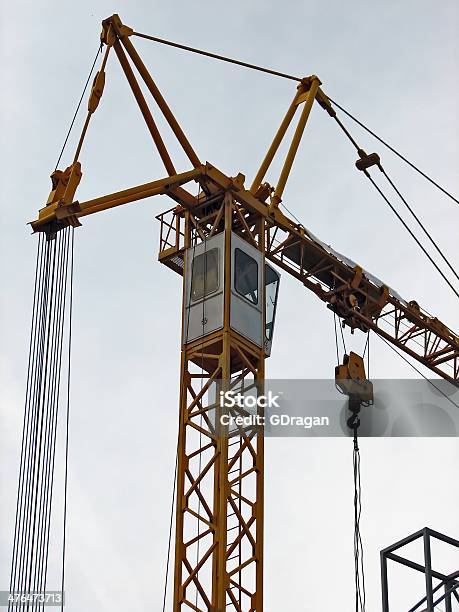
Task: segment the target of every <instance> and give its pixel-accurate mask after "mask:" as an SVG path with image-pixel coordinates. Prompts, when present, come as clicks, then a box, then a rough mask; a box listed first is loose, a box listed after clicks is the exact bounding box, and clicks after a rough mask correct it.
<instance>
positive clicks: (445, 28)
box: [0, 0, 459, 612]
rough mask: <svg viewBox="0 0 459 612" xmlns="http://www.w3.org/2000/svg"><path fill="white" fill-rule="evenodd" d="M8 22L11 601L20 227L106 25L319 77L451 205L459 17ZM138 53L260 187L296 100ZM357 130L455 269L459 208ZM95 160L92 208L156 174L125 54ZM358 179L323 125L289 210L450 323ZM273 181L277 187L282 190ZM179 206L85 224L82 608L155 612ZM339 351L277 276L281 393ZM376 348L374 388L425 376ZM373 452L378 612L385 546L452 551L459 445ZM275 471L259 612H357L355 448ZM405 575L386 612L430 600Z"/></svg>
mask: <svg viewBox="0 0 459 612" xmlns="http://www.w3.org/2000/svg"><path fill="white" fill-rule="evenodd" d="M0 11H1V14H0V17H1V19H0V22H1V26H0V27H1V36H0V45H1V58H2V92H1V95H0V104H1V122H2V123H1V167H2V175H3V178H2V181H1V183H0V190H1V205H2V207H1V232H2V239H1V260H0V265H1V278H2V292H1V304H0V306H1V322H0V324H1V338H2V342H1V346H0V360H1V362H0V364H1V373H0V390H1V391H0V393H1V412H0V418H1V425H0V427H1V436H2V438H1V439H2V443H1V445H0V495H1V502H0V513H1V517H0V519H1V520H0V590H1V589H6V588H7V586H8V575H9V564H10V556H11V543H12V534H13V525H14V506H15V501H16V486H17V473H18V466H19V449H20V441H21V427H22V411H23V396H24V388H25V375H26V360H27V343H28V334H29V325H30V313H31V303H32V282H33V274H34V258H35V250H36V239H35V238H34V237H31V236H30V230H29V228H28V227H27V226H26V222H27V221H29V220H31V219H33V218H34V217H35V216H36V213H37V211H38V209H39V208H40V207H42V206H43V204H44V202H45V201H46V198H47V195H48V192H49V189H50V181H49V175H50V173H51V171H52V170H53V169H54V165H55V162H56V159H57V157H58V154H59V150H60V148H61V145H62V142H63V139H64V137H65V133H66V131H67V128H68V125H69V122H70V119H71V117H72V115H73V112H74V109H75V105H76V102H77V100H78V98H79V96H80V94H81V91H82V87H83V84H84V82H85V80H86V77H87V74H88V71H89V67H90V65H91V62H92V60H93V57H94V55H95V52H96V49H97V45H98V37H99V32H100V21H101V20H102V19H103V18H105V17H107V16H109V15H110V14H112V13H113V12H119V14H120V16H121V18H122V19H123V21H124V22H125V23H126V24H128V25H131V26H133V27H134V28H135V29H137V30H139V31H143V32H146V33H150V34H153V35H157V36H160V37H164V38H168V39H171V40H177V41H181V42H183V43H185V44H190V45H194V46H198V47H201V48H206V49H209V50H213V51H215V52H217V53H222V54H227V55H230V56H234V57H239V58H242V59H245V60H247V61H250V62H254V63H258V64H263V65H266V66H271V67H273V68H277V69H279V70H282V71H286V72H290V73H293V74H298V75H300V76H302V75H308V74H312V73H315V74H317V75H319V77H320V78H321V80H322V82H323V88H324V90H325V91H326V92H328V93H329V95H330V96H331V97H333V98H335V99H336V100H337V101H339V102H340V103H342V105H344V106H345V107H347V108H349V109H350V110H352V112H354V113H355V114H356V115H357V116H358V117H360V118H361V119H362V120H364V121H365V122H366V123H368V125H370V126H371V127H372V128H373V129H374V130H376V131H377V132H378V133H380V134H381V135H383V136H384V137H385V138H387V139H388V140H389V142H391V143H393V144H394V145H396V146H397V147H398V148H399V149H400V150H401V151H402V152H404V153H405V154H406V155H407V156H408V157H409V158H410V159H412V160H413V161H415V162H416V163H418V164H419V166H420V167H421V168H423V169H426V170H427V171H428V172H429V173H431V174H432V175H433V176H434V177H436V178H437V179H438V181H439V182H440V183H441V184H443V185H445V186H446V187H447V188H449V189H450V190H451V191H452V192H454V193H456V194H457V193H459V184H458V179H457V165H458V161H459V155H458V145H457V143H458V135H459V134H458V131H459V122H458V118H457V94H458V80H457V71H458V66H459V44H458V38H457V32H458V26H459V23H458V22H459V9H458V5H457V2H455V0H444V1H443V2H435V3H433V2H430V1H427V0H405V1H401V0H398V1H397V0H386V2H384V3H381V2H380V3H376V2H368V1H363V0H360V1H357V0H353V1H351V2H341V1H339V0H331V1H329V2H326V3H325V2H318V1H315V2H314V1H312V0H311V1H307V0H303V1H291V2H282V3H281V2H272V1H271V0H270V1H268V2H262V1H261V0H253V1H249V2H241V1H240V0H236V1H234V2H230V3H223V2H209V1H201V2H199V3H196V2H194V3H170V2H169V3H159V2H151V1H150V2H147V1H144V0H142V1H141V0H133V1H131V2H129V3H118V4H113V3H111V2H107V1H106V0H100V1H99V2H92V3H90V2H88V1H87V0H82V1H81V2H78V3H73V4H72V5H70V4H66V3H62V2H57V1H53V2H51V1H47V2H35V3H31V2H25V1H24V0H17V1H16V2H14V3H13V2H11V3H2V6H1V9H0ZM133 42H134V44H135V45H136V47H137V48H138V50H139V52H140V53H141V55H142V57H143V58H144V61H145V63H146V64H147V66H148V67H149V68H150V69H151V72H152V75H153V77H154V78H155V79H156V82H157V84H158V85H159V87H160V88H161V90H162V91H163V93H164V95H165V97H166V99H167V100H168V102H169V103H170V105H171V107H172V109H173V110H174V112H175V113H176V116H177V118H178V119H179V121H180V122H181V124H182V126H183V128H184V130H185V132H186V133H187V135H188V136H189V138H190V140H191V142H192V143H193V145H194V147H195V150H196V151H197V153H198V155H199V156H200V158H201V159H202V161H205V160H208V161H210V162H212V163H213V164H214V165H216V166H217V167H218V168H220V169H221V170H223V171H224V172H226V173H227V174H230V175H234V174H236V173H237V172H242V173H243V174H245V175H246V177H247V182H249V181H251V179H252V178H253V176H254V173H255V172H256V169H257V167H258V165H259V163H260V160H261V159H262V157H263V155H264V152H265V151H266V148H267V147H268V146H269V143H270V141H271V139H272V136H273V134H274V132H275V130H276V129H277V126H278V124H279V122H280V120H281V118H282V116H283V114H284V112H285V109H286V108H287V106H288V104H289V102H290V99H291V98H292V97H293V95H294V92H295V83H293V82H289V81H284V80H282V79H275V78H274V77H269V76H266V75H262V74H257V73H253V72H250V71H245V70H243V69H241V68H236V67H233V66H228V65H224V64H221V63H217V62H214V61H212V60H209V59H205V58H200V57H196V56H191V55H187V54H185V53H183V52H180V51H176V50H172V49H169V48H165V47H161V46H158V45H156V44H154V43H152V42H147V41H141V40H134V41H133ZM82 119H83V115H80V116H79V120H78V122H77V126H76V129H75V130H74V132H73V137H72V139H71V141H70V143H69V148H68V149H67V150H66V154H65V155H64V159H63V163H64V165H68V163H70V161H71V157H72V155H73V150H74V145H75V138H76V137H77V134H78V130H79V129H80V128H81V121H82ZM160 125H161V126H162V127H163V124H162V123H161V122H160ZM349 125H350V127H352V130H353V133H355V135H356V136H357V137H358V139H359V142H360V143H361V145H362V146H363V148H365V149H366V150H367V151H368V152H372V151H375V150H376V151H377V152H378V153H380V154H381V156H382V160H383V164H384V166H385V168H386V169H387V170H388V171H389V172H390V173H391V175H392V176H393V177H394V179H395V180H396V181H397V183H398V184H399V186H400V188H401V189H402V191H403V192H404V193H405V194H406V196H407V198H408V199H409V201H410V202H412V203H413V205H414V206H415V208H416V211H417V212H418V213H419V215H420V217H421V218H422V219H423V220H424V221H425V223H426V225H427V226H428V227H429V229H430V230H431V232H432V234H433V236H434V237H436V238H437V240H438V241H439V243H440V244H441V246H442V247H443V249H444V250H445V252H446V253H447V254H448V256H449V257H450V259H451V260H452V261H453V262H454V263H455V264H456V266H457V264H458V259H459V257H458V255H459V253H458V247H457V225H458V221H459V209H458V206H457V205H456V204H454V203H453V202H452V201H451V200H448V199H447V198H445V197H444V196H442V194H440V192H438V191H437V190H435V189H434V188H432V187H431V186H430V185H429V184H428V183H426V182H425V181H423V179H421V177H419V176H418V175H415V174H414V173H413V172H412V171H410V170H409V169H408V168H407V167H406V166H404V165H403V164H402V163H401V162H400V161H399V160H397V159H396V158H394V157H393V156H392V155H391V154H389V153H388V152H387V151H385V150H384V149H383V148H382V147H381V146H380V145H379V144H378V143H376V142H374V141H371V140H370V139H369V137H368V136H367V135H366V134H365V133H362V132H361V131H359V130H357V129H356V128H355V127H354V126H353V125H351V124H349ZM164 134H165V139H166V141H167V143H168V144H170V145H171V150H172V151H173V153H174V155H175V153H177V154H178V151H177V148H176V146H175V143H173V140H172V139H171V138H170V136H169V134H167V133H166V132H164ZM175 159H177V166H178V168H179V169H180V170H185V169H187V168H188V166H187V164H186V162H185V160H184V159H183V156H180V155H177V157H176V158H175ZM81 162H82V168H83V179H82V182H81V185H80V188H79V191H78V194H77V197H78V199H80V200H84V199H85V198H88V197H96V196H98V195H102V194H103V193H109V192H112V191H115V190H117V189H121V188H125V187H129V186H132V185H135V184H138V183H142V182H147V181H149V180H153V179H155V178H159V177H162V176H163V175H164V171H163V168H162V165H161V162H160V160H159V156H158V155H157V153H156V152H155V150H154V147H153V145H152V143H151V141H150V136H149V134H148V132H147V130H146V128H145V126H144V124H143V122H142V119H141V115H140V112H139V111H138V108H137V107H136V105H135V103H134V100H133V97H132V94H131V92H130V91H129V88H128V86H127V83H125V81H124V79H123V77H122V75H121V69H120V68H119V66H118V65H117V63H116V58H115V56H114V55H113V57H110V59H109V63H108V67H107V83H106V88H105V92H104V96H103V99H102V102H101V104H100V106H99V109H98V111H97V113H96V115H95V116H94V119H93V122H92V124H91V128H90V131H89V133H88V137H87V139H86V141H85V145H84V148H83V151H82V155H81ZM354 162H355V152H354V151H353V149H352V147H351V146H350V145H349V143H348V142H347V141H346V140H345V138H344V137H343V136H342V134H341V133H340V132H339V131H338V130H337V128H336V125H335V123H334V122H333V121H332V120H331V119H330V118H329V117H328V116H327V115H326V114H325V113H324V112H323V111H322V110H321V109H320V108H315V109H314V111H313V113H312V115H311V120H310V124H309V125H308V127H307V130H306V134H305V138H304V141H303V144H302V146H301V149H300V152H299V154H298V158H297V160H296V162H295V165H294V168H293V172H292V176H291V179H290V181H289V183H288V186H287V188H286V190H285V194H284V201H285V203H286V204H287V206H288V207H289V209H291V210H293V211H294V212H295V214H296V215H297V216H298V217H300V218H301V220H302V221H303V223H304V225H305V226H306V227H308V228H310V229H311V230H312V231H313V232H314V233H315V234H316V235H318V236H319V237H321V239H322V240H325V241H326V242H327V243H330V244H331V245H333V246H334V247H335V248H336V249H337V250H338V251H340V252H342V253H345V254H346V255H348V256H349V257H351V258H352V259H354V260H355V261H358V262H359V263H360V264H361V265H362V266H364V267H365V268H366V269H368V270H370V271H372V272H373V273H374V274H375V275H377V276H379V277H380V278H382V279H384V280H385V282H387V283H388V284H389V285H391V286H392V287H393V288H395V289H396V290H397V291H398V292H399V293H400V294H401V295H402V296H403V297H404V298H405V299H407V300H411V299H416V300H417V301H418V302H419V303H420V304H421V305H422V306H423V307H425V308H426V309H427V310H429V311H430V312H432V313H433V314H435V315H436V316H438V317H439V318H440V319H442V320H443V321H444V322H445V323H447V324H448V325H450V326H451V327H452V328H453V329H454V328H456V329H457V328H459V321H458V316H457V301H456V297H455V296H454V294H453V293H452V292H451V290H450V289H449V288H448V287H447V286H446V285H445V283H444V282H443V281H442V280H441V278H440V277H439V275H438V274H437V273H436V272H435V270H433V268H432V266H431V265H430V264H429V262H428V261H427V260H426V259H425V257H424V256H422V254H420V252H419V249H418V248H417V246H416V245H415V244H414V242H413V241H412V240H411V239H410V238H409V236H408V235H407V233H406V232H405V230H404V229H403V228H402V227H401V226H400V224H399V223H398V222H397V221H396V220H395V219H394V217H393V214H392V213H391V211H390V210H389V209H388V208H387V207H386V205H385V204H384V202H383V201H382V200H381V199H380V198H379V196H378V195H377V194H375V193H374V192H373V191H372V190H371V189H370V187H371V186H370V185H369V184H367V181H365V180H364V177H363V176H362V175H361V174H360V173H358V172H357V171H356V169H355V167H354ZM268 179H271V181H272V182H274V181H275V179H276V174H275V173H274V174H273V175H272V176H270V177H268ZM171 205H172V204H171V201H170V200H168V199H167V198H164V197H162V198H153V199H150V200H148V201H142V202H139V203H135V204H131V205H129V206H126V207H122V208H120V209H117V210H114V211H111V212H108V213H101V214H100V215H98V216H94V217H93V218H85V219H84V220H83V227H82V228H79V229H78V230H77V231H76V234H75V239H76V247H75V258H76V263H75V303H74V350H73V363H72V377H73V389H72V415H71V441H70V445H71V446H70V476H69V478H70V480H69V515H68V556H67V571H66V574H67V584H66V590H67V604H68V605H67V609H68V610H69V612H79V611H81V610H85V609H88V610H91V609H96V610H99V611H101V612H103V611H108V610H130V609H133V608H134V605H135V607H136V609H139V610H146V609H152V610H159V609H160V605H161V601H162V589H163V581H164V569H165V557H166V548H167V531H168V520H169V506H170V498H171V489H172V478H173V464H174V455H175V448H176V431H177V415H178V409H177V406H178V383H179V348H180V346H179V345H180V309H181V303H180V301H181V282H180V278H179V277H178V276H177V275H176V274H173V273H172V272H171V271H170V270H169V269H167V268H165V267H162V266H161V265H159V264H158V263H157V261H156V259H157V250H158V224H157V222H156V221H155V220H154V216H155V215H156V214H157V213H158V212H160V211H161V210H165V209H167V208H169V207H170V206H171ZM363 344H364V337H363V336H362V335H359V334H355V336H354V337H352V339H351V338H349V339H348V347H350V348H353V349H354V350H356V351H357V352H358V351H359V350H361V349H362V347H363ZM334 351H335V346H334V332H333V319H332V316H331V313H330V311H329V310H327V309H326V307H325V305H324V304H323V303H322V302H320V301H319V300H317V298H316V297H315V296H314V295H312V294H309V293H308V292H307V291H306V290H305V288H304V287H302V286H300V285H299V284H298V283H297V282H296V281H295V280H294V279H293V278H292V279H290V278H287V275H286V274H284V275H283V278H282V285H281V292H280V297H279V309H278V318H277V323H276V332H275V338H274V346H273V351H272V357H271V358H270V359H269V361H268V363H267V376H269V377H272V378H308V377H320V378H326V377H330V376H332V375H333V371H334V370H333V368H334V365H335V356H334ZM371 355H372V357H371V375H372V376H373V377H379V378H384V377H396V378H403V377H411V376H413V375H415V373H413V371H412V370H411V369H410V368H409V367H408V366H407V365H406V364H405V363H404V362H403V361H402V360H400V359H399V358H398V357H396V356H395V355H394V354H393V353H392V351H390V349H389V348H387V347H386V346H385V345H384V344H383V343H382V342H381V341H379V340H378V339H377V338H373V339H372V344H371ZM61 433H62V432H61ZM58 450H59V452H61V451H62V448H61V447H60V448H59V449H58ZM361 454H362V483H363V485H362V486H363V495H364V500H363V504H364V514H363V519H362V532H363V539H364V546H365V559H366V573H367V587H368V588H367V591H368V593H367V600H368V610H369V611H373V610H377V609H379V606H380V603H379V602H380V586H379V551H380V550H381V549H382V548H383V547H385V546H388V545H389V544H391V543H393V542H395V541H396V540H398V539H400V538H402V537H404V536H406V535H407V534H409V533H411V532H414V531H416V530H417V529H420V528H421V527H424V526H430V527H432V528H434V529H437V530H439V531H442V532H445V533H447V534H449V535H451V536H453V537H456V538H459V518H458V512H457V507H458V502H459V484H458V479H457V466H458V460H459V444H458V442H457V440H456V439H451V440H449V439H447V440H441V441H439V440H434V439H380V440H377V439H371V440H362V443H361ZM59 456H61V455H59ZM265 463H266V512H265V517H266V543H265V551H266V556H265V585H266V586H265V592H266V597H265V601H266V604H265V609H266V611H267V612H280V611H281V610H301V611H303V610H304V611H310V610H311V611H312V610H314V611H316V610H320V611H322V610H323V611H325V612H327V611H328V610H338V609H340V610H350V609H352V606H353V559H352V535H353V519H352V471H351V468H352V462H351V441H350V440H346V439H342V440H341V439H340V440H338V439H320V440H310V439H298V440H292V439H269V440H268V441H267V444H266V462H265ZM60 467H61V464H59V467H58V474H59V473H60V472H59V469H60ZM59 485H60V480H59V478H58V480H57V486H56V496H55V508H54V510H55V515H54V516H55V522H54V531H53V534H54V541H55V548H54V552H57V551H58V550H59V538H60V530H61V524H60V520H59V516H60V515H61V512H62V497H61V495H60V492H61V490H60V486H59ZM415 555H416V553H415V552H413V556H415ZM438 555H439V561H438V565H440V566H442V564H443V566H444V568H443V567H441V569H444V570H445V571H447V570H448V569H449V570H451V571H452V570H453V569H457V567H458V565H459V560H457V556H456V561H454V560H453V559H452V558H451V556H450V554H449V552H448V551H446V550H443V549H441V550H439V551H438ZM454 563H455V565H454ZM451 564H453V566H451ZM406 573H408V574H409V570H405V573H400V572H399V571H398V572H394V574H391V580H392V579H393V580H394V583H393V584H395V585H397V586H396V587H394V588H395V595H396V597H395V599H394V602H396V604H397V605H396V607H395V608H394V610H395V612H397V611H398V610H404V609H407V607H408V606H409V604H411V605H413V604H414V602H415V601H416V600H417V599H418V598H420V596H421V595H420V594H419V592H420V590H421V589H422V580H421V583H419V582H418V583H416V581H414V582H411V583H410V584H411V587H410V589H408V590H406V589H405V590H403V589H402V588H401V586H400V580H401V578H402V577H403V576H405V575H406ZM58 575H59V566H58V561H57V559H55V558H54V556H52V564H51V569H50V574H49V580H48V585H49V587H50V588H57V587H58V585H59V581H58V578H57V577H58ZM417 588H419V590H416V589H417ZM418 595H419V597H418ZM397 606H398V607H397Z"/></svg>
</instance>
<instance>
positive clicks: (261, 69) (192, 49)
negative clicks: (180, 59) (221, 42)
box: [133, 32, 459, 204]
mask: <svg viewBox="0 0 459 612" xmlns="http://www.w3.org/2000/svg"><path fill="white" fill-rule="evenodd" d="M133 36H138V37H139V38H144V39H146V40H150V41H153V42H156V43H159V44H161V45H167V46H169V47H174V48H176V49H181V50H182V51H187V52H189V53H195V54H197V55H203V56H205V57H209V58H211V59H215V60H218V61H221V62H226V63H229V64H233V65H235V66H240V67H242V68H248V69H250V70H255V71H257V72H264V73H265V74H270V75H272V76H277V77H280V78H283V79H288V80H290V81H297V82H298V83H301V82H302V80H303V79H302V78H301V77H298V76H295V75H292V74H288V73H286V72H280V71H279V70H273V69H272V68H266V67H265V66H258V65H257V64H251V63H249V62H244V61H242V60H238V59H235V58H232V57H227V56H225V55H219V54H217V53H212V52H211V51H204V50H203V49H197V48H196V47H190V46H188V45H182V44H180V43H177V42H174V41H171V40H165V39H164V38H158V37H157V36H150V35H149V34H142V33H140V32H133ZM327 98H328V99H329V101H330V102H331V103H332V104H334V105H335V106H336V107H337V108H339V109H340V111H342V112H343V113H345V114H346V115H347V116H348V117H349V118H350V119H352V121H355V122H356V123H357V124H358V125H360V127H361V128H363V129H364V130H365V131H366V132H368V133H369V134H370V135H371V136H373V138H376V140H378V141H379V142H380V143H381V144H382V145H384V146H385V147H386V148H387V149H389V150H390V151H391V152H392V153H394V155H397V157H399V158H400V159H401V160H402V161H403V162H405V163H406V164H408V166H410V167H411V168H412V169H413V170H415V171H416V172H417V173H418V174H420V175H421V176H422V177H424V178H425V179H426V180H427V181H429V182H430V183H431V184H432V185H434V186H435V187H436V188H437V189H439V190H440V191H441V192H442V193H443V194H444V195H446V196H447V197H448V198H450V199H451V200H453V202H455V203H456V204H459V199H458V198H456V197H455V196H453V195H452V194H451V193H450V192H449V191H448V190H447V189H445V188H444V187H442V186H441V185H440V184H439V183H438V181H435V180H434V179H433V178H432V177H430V176H429V175H428V174H427V173H426V172H424V171H423V170H421V169H420V168H419V167H418V166H417V165H416V164H414V163H413V162H411V161H410V160H409V159H408V158H407V157H406V156H405V155H402V153H400V152H399V151H398V150H397V149H396V148H395V147H393V146H392V145H390V144H389V143H388V142H387V141H386V140H384V139H383V138H381V136H378V134H376V132H374V131H373V130H371V129H370V128H369V127H368V126H366V125H365V124H364V123H363V122H362V121H360V120H359V119H358V118H357V117H355V116H354V115H352V114H351V113H350V112H349V111H348V110H346V109H345V108H344V107H343V106H341V105H340V104H339V103H338V102H336V101H335V100H333V99H332V98H330V97H329V96H327Z"/></svg>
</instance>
